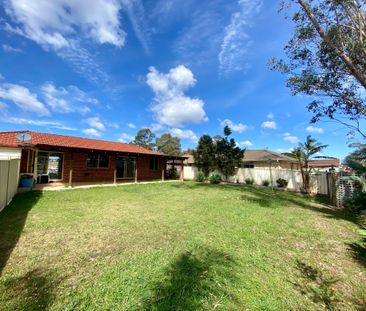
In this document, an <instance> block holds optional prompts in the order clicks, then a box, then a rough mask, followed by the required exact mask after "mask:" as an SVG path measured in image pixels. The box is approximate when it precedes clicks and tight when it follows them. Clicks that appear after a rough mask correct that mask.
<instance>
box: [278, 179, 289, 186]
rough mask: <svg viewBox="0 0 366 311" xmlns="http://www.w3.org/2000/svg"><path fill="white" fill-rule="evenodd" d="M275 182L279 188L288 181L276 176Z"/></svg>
mask: <svg viewBox="0 0 366 311" xmlns="http://www.w3.org/2000/svg"><path fill="white" fill-rule="evenodd" d="M276 183H277V186H278V187H279V188H286V187H287V185H288V181H287V180H286V179H283V178H278V179H277V180H276Z"/></svg>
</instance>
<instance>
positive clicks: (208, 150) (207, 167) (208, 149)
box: [193, 135, 216, 177]
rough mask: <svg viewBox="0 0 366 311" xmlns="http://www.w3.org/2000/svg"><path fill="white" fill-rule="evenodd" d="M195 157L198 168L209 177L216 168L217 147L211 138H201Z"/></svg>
mask: <svg viewBox="0 0 366 311" xmlns="http://www.w3.org/2000/svg"><path fill="white" fill-rule="evenodd" d="M193 156H194V163H195V164H196V166H197V168H198V169H199V170H200V171H202V173H203V174H204V175H205V176H206V177H208V176H209V175H210V173H211V172H212V171H214V170H215V168H216V161H215V146H214V144H213V141H212V138H211V136H209V135H203V136H201V138H200V139H199V141H198V146H197V148H196V150H194V151H193Z"/></svg>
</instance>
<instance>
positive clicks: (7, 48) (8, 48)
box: [2, 44, 23, 53]
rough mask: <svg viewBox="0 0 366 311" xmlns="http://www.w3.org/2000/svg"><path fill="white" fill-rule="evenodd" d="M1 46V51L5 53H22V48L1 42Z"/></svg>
mask: <svg viewBox="0 0 366 311" xmlns="http://www.w3.org/2000/svg"><path fill="white" fill-rule="evenodd" d="M2 48H3V51H4V52H6V53H22V52H23V50H22V49H20V48H15V47H13V46H10V45H7V44H3V45H2Z"/></svg>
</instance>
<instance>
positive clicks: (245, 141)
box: [239, 140, 253, 147]
mask: <svg viewBox="0 0 366 311" xmlns="http://www.w3.org/2000/svg"><path fill="white" fill-rule="evenodd" d="M239 146H240V147H250V146H253V143H252V142H251V141H250V140H244V141H241V142H239Z"/></svg>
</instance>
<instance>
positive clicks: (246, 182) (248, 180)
mask: <svg viewBox="0 0 366 311" xmlns="http://www.w3.org/2000/svg"><path fill="white" fill-rule="evenodd" d="M245 184H246V185H253V184H254V179H252V178H247V179H246V180H245Z"/></svg>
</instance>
